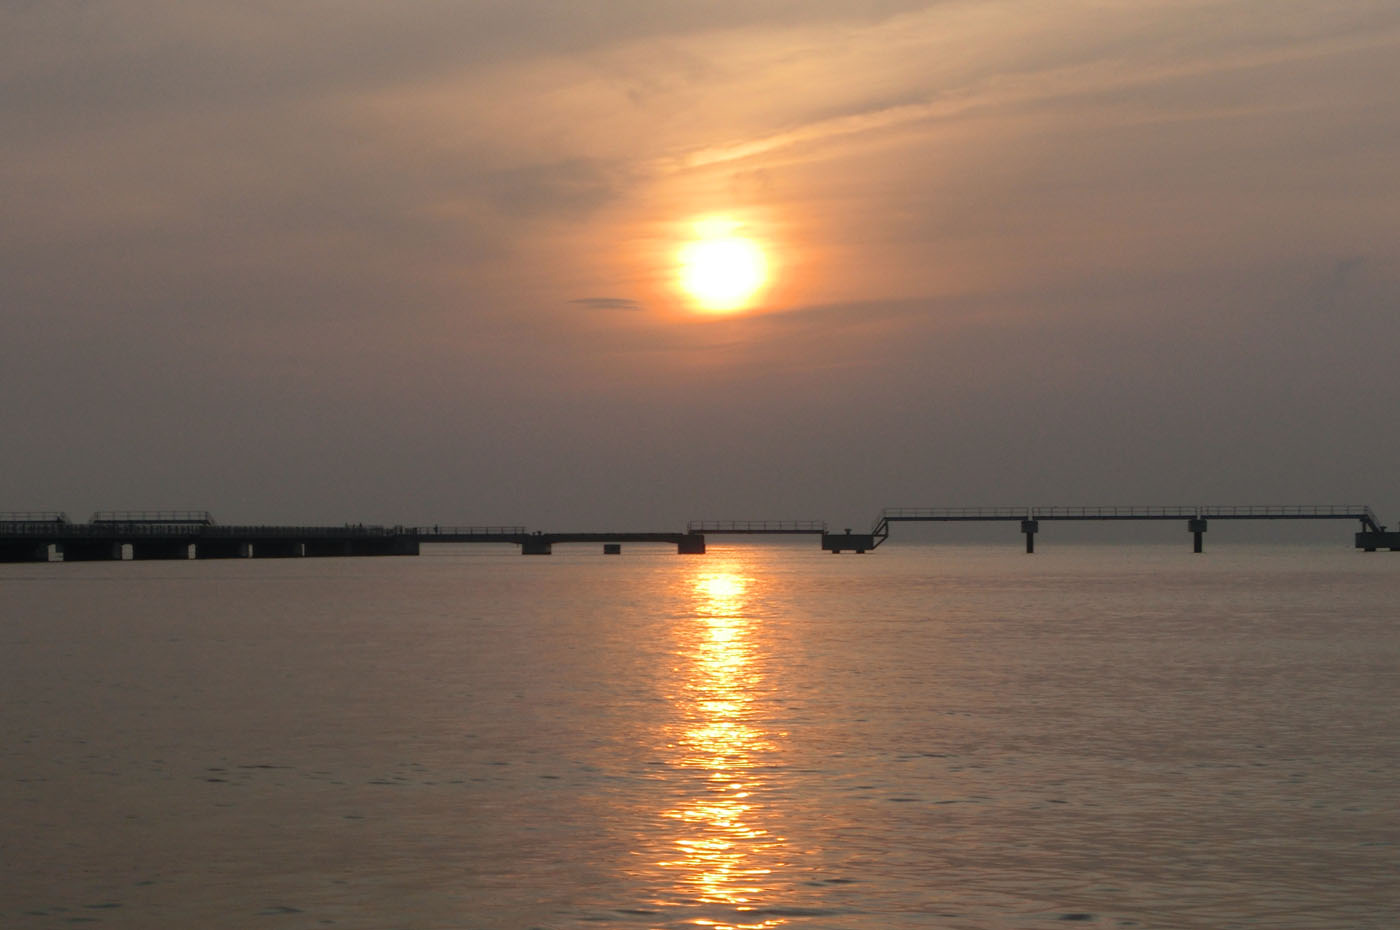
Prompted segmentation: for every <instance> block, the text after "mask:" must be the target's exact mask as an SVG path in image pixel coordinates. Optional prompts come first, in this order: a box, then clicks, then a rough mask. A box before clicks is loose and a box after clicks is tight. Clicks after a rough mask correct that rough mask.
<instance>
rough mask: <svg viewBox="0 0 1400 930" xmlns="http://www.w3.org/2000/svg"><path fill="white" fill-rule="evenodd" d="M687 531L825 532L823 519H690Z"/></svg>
mask: <svg viewBox="0 0 1400 930" xmlns="http://www.w3.org/2000/svg"><path fill="white" fill-rule="evenodd" d="M685 531H686V532H687V533H754V534H760V533H825V532H826V521H825V520H691V521H690V522H689V523H687V524H686V525H685Z"/></svg>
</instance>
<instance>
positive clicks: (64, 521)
mask: <svg viewBox="0 0 1400 930" xmlns="http://www.w3.org/2000/svg"><path fill="white" fill-rule="evenodd" d="M1162 520H1168V521H1170V520H1176V521H1179V522H1181V523H1183V524H1184V526H1185V529H1186V531H1187V532H1189V533H1190V534H1191V537H1192V548H1193V551H1195V552H1202V551H1204V538H1205V533H1206V531H1207V529H1208V528H1209V525H1210V522H1211V521H1221V520H1229V521H1237V520H1355V521H1357V522H1358V523H1359V524H1360V530H1359V531H1358V532H1357V533H1356V536H1355V544H1356V548H1358V549H1361V550H1364V551H1366V552H1375V551H1377V550H1379V549H1388V550H1390V551H1392V552H1395V551H1400V532H1394V531H1388V530H1387V529H1386V527H1385V526H1384V525H1382V524H1381V523H1380V522H1379V521H1378V520H1377V518H1376V515H1375V513H1374V512H1373V511H1372V510H1371V508H1370V507H1368V506H1365V505H1359V504H1343V505H1287V506H1226V507H891V508H886V509H885V510H882V511H881V512H880V515H879V516H878V517H877V518H876V519H875V521H874V523H873V524H872V525H871V528H870V532H868V533H856V532H852V530H850V529H849V528H847V529H845V530H844V531H841V532H832V531H831V530H830V529H829V528H828V526H827V524H826V523H825V522H824V521H820V520H693V521H691V522H690V523H689V524H687V526H686V528H685V531H684V532H631V531H626V532H614V531H603V532H596V531H594V532H577V533H559V532H542V531H533V532H532V531H529V530H527V529H526V528H525V527H524V526H508V525H496V526H443V525H434V526H366V525H365V524H361V523H354V524H351V523H347V524H344V525H341V526H296V525H286V526H284V525H221V524H218V523H217V522H216V521H215V520H214V518H213V516H212V515H211V514H209V513H208V512H207V511H99V512H97V513H95V514H93V515H92V517H91V518H90V519H89V520H88V521H87V522H86V523H75V522H73V521H71V520H69V519H68V516H67V515H66V514H64V513H61V512H57V511H20V512H10V513H3V512H0V562H48V561H52V560H53V556H54V555H60V556H61V557H62V560H63V561H65V562H92V561H119V560H122V559H126V558H130V559H133V560H148V559H175V560H179V559H190V558H195V559H239V558H304V557H328V556H387V555H418V554H419V553H420V551H421V549H422V546H423V545H424V544H435V543H496V544H506V545H514V546H518V547H519V548H520V551H521V553H523V554H525V555H549V554H550V553H551V552H552V551H553V549H554V546H555V545H556V544H561V543H589V544H593V545H598V544H601V545H602V546H603V551H604V552H605V553H608V554H618V553H620V552H621V551H622V545H623V544H624V543H628V544H632V543H644V544H657V543H659V544H664V545H674V546H675V547H676V552H678V553H680V554H682V555H703V554H704V553H705V540H706V537H707V536H716V535H735V536H754V535H778V536H793V535H811V536H819V537H820V544H821V548H822V549H823V550H825V551H828V552H832V553H841V552H854V553H864V552H869V551H873V550H874V549H876V548H878V547H879V546H880V545H881V544H883V543H885V542H887V541H888V540H889V538H890V533H891V530H892V528H893V527H894V526H895V525H896V524H901V523H964V522H980V523H989V522H991V523H1011V524H1019V529H1020V532H1021V533H1022V534H1023V535H1024V536H1025V543H1026V552H1027V553H1033V552H1035V538H1036V535H1037V533H1039V532H1040V527H1041V524H1042V523H1053V522H1056V521H1074V522H1086V521H1162Z"/></svg>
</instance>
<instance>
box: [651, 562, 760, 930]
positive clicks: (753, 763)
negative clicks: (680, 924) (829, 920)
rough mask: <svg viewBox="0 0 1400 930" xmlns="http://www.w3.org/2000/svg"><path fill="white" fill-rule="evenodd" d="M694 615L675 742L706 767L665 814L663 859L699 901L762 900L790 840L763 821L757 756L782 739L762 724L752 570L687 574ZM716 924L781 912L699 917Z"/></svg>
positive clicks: (685, 762)
mask: <svg viewBox="0 0 1400 930" xmlns="http://www.w3.org/2000/svg"><path fill="white" fill-rule="evenodd" d="M689 582H690V585H691V591H690V598H691V606H692V612H693V616H692V617H690V618H688V619H686V620H683V621H682V624H683V625H682V627H681V628H680V629H679V630H678V640H679V652H680V654H681V656H682V657H683V659H684V660H685V661H684V663H683V664H682V665H681V666H680V668H679V669H678V671H679V672H680V674H681V675H682V676H683V677H684V686H683V689H682V690H681V692H680V694H679V696H678V698H677V703H678V704H679V705H680V706H679V707H678V708H677V709H678V710H679V711H680V716H681V718H682V719H683V720H684V724H683V730H682V731H681V732H680V733H679V738H678V739H677V740H676V742H675V743H674V744H673V747H672V748H673V749H674V750H676V751H677V757H676V758H674V759H673V760H672V761H673V764H674V765H676V766H677V767H679V768H681V769H688V770H693V771H695V772H697V773H703V789H701V790H699V791H697V792H695V793H694V794H695V796H693V797H690V798H688V799H686V800H685V801H684V802H683V803H681V804H680V805H679V806H677V807H676V808H674V809H671V810H667V811H664V812H663V816H664V817H666V818H667V819H669V820H672V821H675V822H677V823H678V824H680V825H682V829H681V830H679V831H678V832H677V834H676V835H675V837H674V839H673V842H672V848H673V849H674V853H675V854H674V855H673V856H670V857H668V858H667V859H666V860H664V861H662V862H659V863H658V865H659V866H660V867H661V868H662V869H663V870H665V871H667V872H670V873H673V874H674V875H675V881H676V882H677V891H679V892H681V893H683V894H684V895H685V896H686V897H688V898H690V899H691V900H693V901H697V902H700V903H704V904H716V905H727V906H729V907H732V908H733V909H735V910H737V911H739V912H740V913H742V912H743V911H745V910H747V909H750V908H755V907H756V905H757V904H758V903H759V900H760V895H762V894H763V893H764V892H765V891H766V890H768V889H769V888H770V885H771V883H770V880H769V876H771V875H772V874H773V873H774V872H775V871H776V870H777V869H779V868H780V867H781V866H782V865H783V864H784V862H783V860H784V846H785V844H784V841H783V839H782V837H779V836H774V835H772V834H771V833H769V832H768V830H767V829H765V827H764V826H763V823H762V815H763V810H762V808H761V806H760V804H759V803H758V801H756V799H755V791H756V789H758V788H760V787H762V785H761V781H762V779H761V777H760V775H759V773H758V771H757V769H758V766H759V765H760V759H761V757H762V756H763V755H764V754H765V753H770V752H772V751H773V750H774V749H775V748H776V747H775V745H774V743H773V741H772V740H771V739H770V738H769V736H768V734H766V733H765V732H764V731H763V730H762V728H761V727H759V726H757V725H755V723H754V720H755V718H756V716H757V713H756V710H755V708H754V702H755V700H756V698H757V695H758V694H759V693H760V689H761V686H762V681H763V679H762V670H761V669H760V668H759V667H758V663H757V662H756V661H755V651H756V645H755V627H756V620H755V619H754V616H753V611H752V610H751V608H750V603H751V598H752V593H753V587H754V585H755V583H756V580H755V578H754V577H752V576H751V575H749V574H748V573H746V572H745V571H744V567H743V564H742V562H740V561H738V560H735V561H734V562H731V563H724V564H722V565H720V566H719V567H717V568H716V567H713V566H709V567H706V568H704V569H701V570H698V571H697V572H696V573H695V574H694V575H692V576H690V577H689ZM694 922H695V923H696V924H697V925H699V926H708V927H713V928H715V930H761V928H771V927H777V926H779V925H781V924H783V923H786V921H784V920H780V919H773V918H771V917H765V916H761V915H760V914H757V913H756V914H754V915H753V919H752V920H743V919H740V920H736V921H734V922H723V921H718V920H697V921H694Z"/></svg>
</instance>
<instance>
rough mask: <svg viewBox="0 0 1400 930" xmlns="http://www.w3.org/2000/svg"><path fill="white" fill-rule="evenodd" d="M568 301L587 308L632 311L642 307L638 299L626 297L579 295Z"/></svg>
mask: <svg viewBox="0 0 1400 930" xmlns="http://www.w3.org/2000/svg"><path fill="white" fill-rule="evenodd" d="M569 303H571V304H577V305H578V306H580V307H586V308H588V309H589V310H626V311H634V310H641V309H642V305H641V304H640V303H639V302H638V301H635V300H630V299H628V298H626V297H579V298H576V299H574V300H571V301H569Z"/></svg>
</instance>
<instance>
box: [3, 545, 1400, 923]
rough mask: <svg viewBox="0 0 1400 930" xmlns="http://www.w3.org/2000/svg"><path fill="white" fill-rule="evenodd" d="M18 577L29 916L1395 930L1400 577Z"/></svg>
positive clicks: (9, 569) (133, 569)
mask: <svg viewBox="0 0 1400 930" xmlns="http://www.w3.org/2000/svg"><path fill="white" fill-rule="evenodd" d="M1017 545H1019V540H1013V541H1012V542H1011V543H1008V544H1007V545H1003V546H992V545H986V546H938V547H932V546H924V545H914V544H908V545H902V544H900V543H898V542H895V543H891V544H889V545H887V546H886V547H884V548H882V549H880V550H879V551H878V552H876V553H872V554H869V555H865V556H855V555H843V556H839V557H833V556H831V555H827V554H823V553H821V552H819V551H818V550H817V549H816V546H815V544H814V543H811V542H809V543H808V544H806V545H804V546H802V547H792V546H776V545H735V546H726V545H722V544H721V545H712V546H711V551H710V553H709V554H708V555H705V556H677V555H676V554H675V553H674V552H673V551H671V550H669V549H667V548H665V547H657V548H654V549H648V548H646V547H644V546H625V547H624V554H623V555H621V556H604V555H602V554H601V553H600V552H598V551H596V550H595V547H591V546H589V547H579V548H577V549H573V548H571V547H558V548H556V551H555V554H554V555H552V556H549V557H530V558H524V557H521V556H519V555H516V554H515V550H514V549H512V548H509V547H502V548H501V549H499V550H491V549H487V548H484V547H483V548H474V549H473V548H466V547H464V548H451V547H440V548H437V549H428V550H427V551H426V554H425V555H424V556H422V557H420V558H416V559H414V558H380V559H373V558H369V559H301V560H294V561H271V560H265V561H257V560H253V561H236V562H235V561H229V562H182V563H156V562H141V563H131V562H128V563H123V564H99V563H86V564H74V565H58V564H54V565H35V566H25V565H6V566H0V815H3V819H2V820H0V823H3V832H0V853H2V857H3V858H2V860H0V868H3V877H0V925H3V926H4V927H6V928H17V930H28V928H56V927H72V926H74V925H79V924H91V925H96V926H105V927H126V928H199V930H221V928H240V930H241V928H248V927H253V928H277V930H280V928H288V930H292V928H295V930H303V928H319V927H333V928H345V930H350V928H364V930H392V928H408V930H438V928H442V930H458V928H461V930H525V928H557V930H564V928H583V927H589V928H607V927H619V928H715V930H724V928H778V927H786V928H792V930H816V928H858V930H875V928H881V930H885V928H906V927H907V928H913V927H919V928H924V927H931V928H965V930H992V928H996V930H1002V928H1017V930H1035V928H1062V927H1066V926H1081V925H1082V926H1091V927H1153V928H1210V930H1224V928H1268V930H1288V928H1317V930H1322V928H1326V930H1336V928H1386V930H1390V928H1394V927H1396V926H1400V557H1397V556H1394V555H1391V554H1389V553H1384V552H1381V553H1375V554H1363V553H1359V552H1355V551H1352V550H1350V549H1348V548H1346V546H1345V544H1344V543H1342V544H1338V545H1332V546H1324V547H1308V546H1278V547H1273V548H1268V547H1258V546H1249V545H1236V546H1229V545H1224V544H1216V545H1214V546H1213V549H1212V551H1210V552H1208V553H1207V554H1205V555H1192V554H1191V553H1190V552H1188V551H1185V550H1186V549H1187V548H1188V547H1187V546H1186V545H1185V544H1181V543H1180V542H1178V543H1177V544H1175V545H1171V546H1155V545H1131V544H1130V545H1124V546H1121V547H1114V546H1107V545H1092V546H1083V545H1058V546H1057V545H1050V544H1046V545H1043V546H1042V547H1041V550H1042V551H1040V552H1038V553H1037V554H1036V555H1034V556H1027V555H1025V554H1024V553H1021V552H1019V551H1017V548H1016V547H1017Z"/></svg>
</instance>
